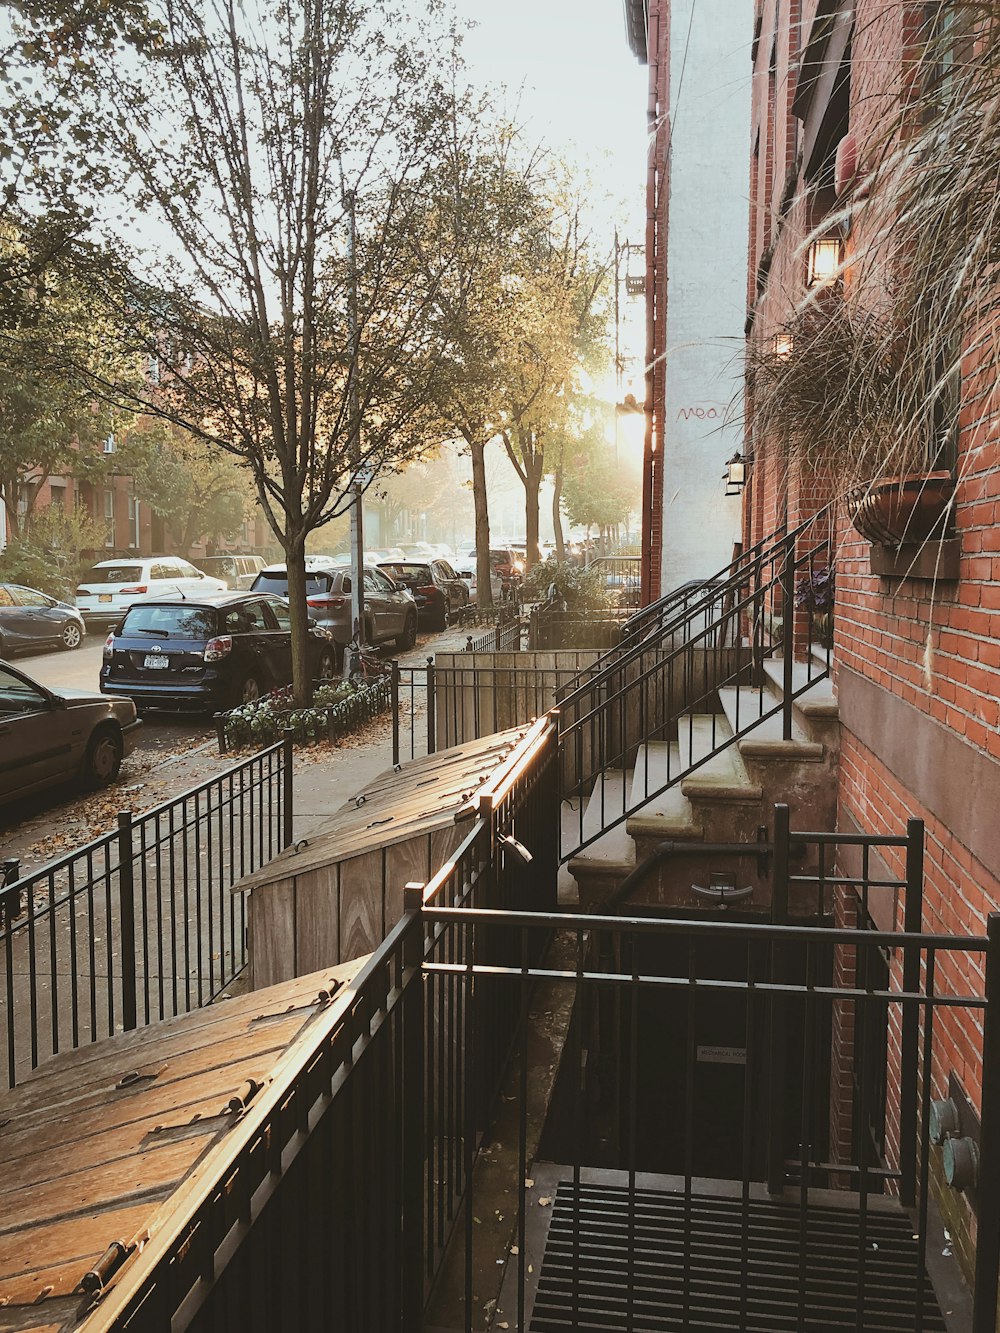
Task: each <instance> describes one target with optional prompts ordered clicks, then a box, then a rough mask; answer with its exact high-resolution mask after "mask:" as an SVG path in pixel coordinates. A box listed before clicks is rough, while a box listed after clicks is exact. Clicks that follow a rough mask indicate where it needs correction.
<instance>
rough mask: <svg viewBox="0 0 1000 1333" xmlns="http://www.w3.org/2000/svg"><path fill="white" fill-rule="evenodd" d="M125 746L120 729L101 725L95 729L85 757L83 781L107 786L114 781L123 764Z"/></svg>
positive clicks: (88, 783)
mask: <svg viewBox="0 0 1000 1333" xmlns="http://www.w3.org/2000/svg"><path fill="white" fill-rule="evenodd" d="M123 751H124V747H123V745H122V737H121V732H120V731H113V730H112V729H111V728H110V727H101V728H100V729H99V730H98V731H95V732H94V734H93V736H91V738H90V743H89V745H88V746H87V753H86V754H85V755H84V757H83V774H82V776H83V782H84V785H85V786H87V787H92V788H97V787H106V786H107V785H108V783H109V782H114V780H115V778H116V777H117V776H118V771H119V769H120V768H121V766H122V754H123Z"/></svg>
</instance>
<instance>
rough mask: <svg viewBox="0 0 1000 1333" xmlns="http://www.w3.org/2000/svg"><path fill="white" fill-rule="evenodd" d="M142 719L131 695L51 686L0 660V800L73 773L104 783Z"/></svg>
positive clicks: (93, 784)
mask: <svg viewBox="0 0 1000 1333" xmlns="http://www.w3.org/2000/svg"><path fill="white" fill-rule="evenodd" d="M141 725H142V724H141V723H140V722H139V721H138V720H137V718H136V710H135V705H134V704H133V703H132V702H131V700H129V699H106V698H103V697H102V696H101V695H100V694H93V693H91V692H90V691H88V690H68V689H61V690H50V689H47V688H46V687H45V686H44V685H39V684H38V683H37V682H36V681H34V680H32V679H31V677H30V676H26V675H25V674H24V673H23V672H22V671H17V670H16V669H15V668H14V667H12V666H11V665H10V664H9V663H7V662H0V802H4V801H12V800H15V799H16V798H17V797H20V796H28V795H30V794H31V793H32V792H35V791H41V790H42V789H43V788H45V787H54V786H55V785H56V784H57V783H59V782H66V781H70V780H72V779H74V778H77V779H80V780H82V781H83V782H84V783H85V784H86V785H87V786H89V787H104V786H106V785H107V784H108V783H109V782H113V781H114V779H115V778H116V777H117V776H118V770H119V769H120V768H121V762H122V759H123V758H124V757H125V755H127V754H129V753H131V751H132V749H133V747H134V745H135V739H136V732H137V731H138V730H139V727H140V726H141Z"/></svg>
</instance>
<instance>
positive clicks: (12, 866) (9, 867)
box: [0, 857, 24, 927]
mask: <svg viewBox="0 0 1000 1333" xmlns="http://www.w3.org/2000/svg"><path fill="white" fill-rule="evenodd" d="M20 877H21V862H20V861H19V860H18V859H17V858H16V857H10V858H9V859H8V860H6V861H0V927H3V926H4V925H7V926H9V925H10V923H11V922H12V921H13V920H14V918H15V917H18V916H20V915H21V913H22V912H23V911H24V892H23V891H22V890H21V889H18V891H17V892H16V893H15V892H14V891H13V889H11V890H10V892H9V893H8V892H6V890H7V889H8V886H10V885H13V884H16V883H17V881H18V880H19V879H20Z"/></svg>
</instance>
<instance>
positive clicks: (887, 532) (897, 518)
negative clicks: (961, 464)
mask: <svg viewBox="0 0 1000 1333" xmlns="http://www.w3.org/2000/svg"><path fill="white" fill-rule="evenodd" d="M954 493H955V479H954V477H953V476H952V474H951V472H949V471H941V472H912V473H908V474H906V475H905V476H900V477H880V478H879V479H878V480H877V481H871V482H867V483H866V484H865V485H864V486H857V487H855V489H854V490H853V491H851V492H850V493H849V495H848V497H847V512H848V514H849V515H850V519H851V522H852V523H853V524H854V526H855V528H856V529H857V530H858V532H860V533H861V535H862V537H867V538H868V540H869V541H870V542H874V543H876V544H878V545H881V546H900V545H902V544H903V543H904V542H905V543H906V544H907V545H912V544H914V543H918V542H925V541H928V540H932V539H933V540H936V541H940V540H941V539H942V538H943V537H944V535H945V527H946V525H947V518H948V510H949V508H950V505H951V499H952V496H953V495H954Z"/></svg>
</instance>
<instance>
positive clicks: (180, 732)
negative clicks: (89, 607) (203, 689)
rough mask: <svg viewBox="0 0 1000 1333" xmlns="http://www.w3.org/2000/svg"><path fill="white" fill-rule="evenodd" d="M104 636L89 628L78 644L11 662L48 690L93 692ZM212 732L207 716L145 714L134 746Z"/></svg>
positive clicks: (163, 744)
mask: <svg viewBox="0 0 1000 1333" xmlns="http://www.w3.org/2000/svg"><path fill="white" fill-rule="evenodd" d="M106 637H107V636H106V632H105V631H104V630H92V631H91V632H90V633H89V634H88V635H87V637H86V638H85V639H84V641H83V644H82V646H81V647H79V648H76V649H73V650H72V651H67V650H66V649H65V648H62V649H56V650H54V651H51V652H40V653H20V654H19V655H18V656H17V657H16V658H15V659H14V665H15V666H17V667H18V668H20V670H21V671H23V672H24V674H25V675H26V676H31V677H32V678H33V679H34V680H37V681H38V683H39V684H40V685H46V686H47V687H48V688H49V689H50V690H60V689H73V690H93V691H94V693H95V694H96V693H97V692H98V691H99V690H100V671H101V654H102V651H103V649H104V640H105V638H106ZM212 734H213V728H212V725H211V720H210V719H209V718H205V717H198V716H195V717H189V716H185V715H180V716H176V717H175V716H172V715H169V714H152V715H150V714H147V716H146V718H145V720H144V722H143V726H142V730H141V732H140V733H139V740H138V743H137V746H136V748H137V749H139V750H152V751H156V750H174V749H176V748H177V746H178V744H180V743H183V742H184V741H185V739H188V740H190V742H191V743H192V744H200V742H201V741H203V740H207V739H208V737H210V736H211V735H212Z"/></svg>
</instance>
